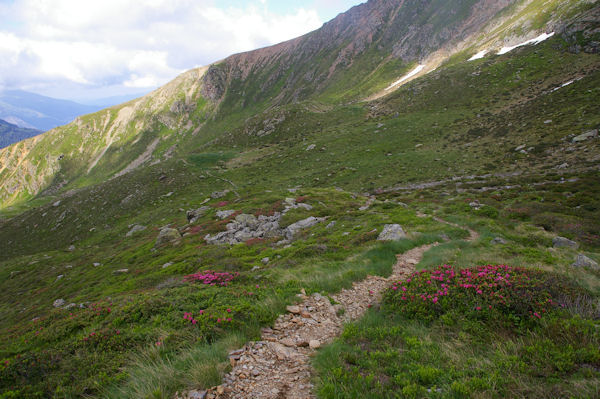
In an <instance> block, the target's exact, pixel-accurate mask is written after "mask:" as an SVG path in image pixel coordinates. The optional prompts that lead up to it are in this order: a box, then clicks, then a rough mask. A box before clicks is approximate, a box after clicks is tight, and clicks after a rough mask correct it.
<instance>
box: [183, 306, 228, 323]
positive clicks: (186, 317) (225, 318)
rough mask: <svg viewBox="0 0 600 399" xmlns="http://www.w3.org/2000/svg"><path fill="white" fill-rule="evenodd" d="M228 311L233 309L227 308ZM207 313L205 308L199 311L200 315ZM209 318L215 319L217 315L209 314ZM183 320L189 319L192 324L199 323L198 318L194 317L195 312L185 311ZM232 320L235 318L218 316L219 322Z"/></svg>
mask: <svg viewBox="0 0 600 399" xmlns="http://www.w3.org/2000/svg"><path fill="white" fill-rule="evenodd" d="M226 312H227V313H231V312H232V310H231V309H227V310H226ZM205 314H206V313H205V311H204V310H200V311H199V312H198V315H199V316H202V315H205ZM208 318H209V319H214V318H215V316H214V315H209V316H208ZM183 320H187V321H189V322H190V323H192V325H196V324H198V320H197V319H196V318H194V314H193V313H190V312H185V313H184V314H183ZM232 320H233V319H232V318H231V317H218V318H217V323H223V322H231V321H232Z"/></svg>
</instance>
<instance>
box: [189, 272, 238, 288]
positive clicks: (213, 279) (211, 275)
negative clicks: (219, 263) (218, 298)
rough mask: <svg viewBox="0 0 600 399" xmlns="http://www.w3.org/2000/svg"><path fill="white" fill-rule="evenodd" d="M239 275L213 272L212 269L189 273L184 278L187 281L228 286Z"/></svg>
mask: <svg viewBox="0 0 600 399" xmlns="http://www.w3.org/2000/svg"><path fill="white" fill-rule="evenodd" d="M239 275H240V274H239V273H227V272H213V271H211V270H206V271H204V272H199V273H195V274H189V275H187V276H185V277H184V278H183V281H185V282H187V283H192V282H200V283H202V284H205V285H218V286H221V287H226V286H227V285H228V284H229V283H230V282H231V281H233V280H234V279H235V278H236V277H237V276H239Z"/></svg>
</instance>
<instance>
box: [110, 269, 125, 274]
mask: <svg viewBox="0 0 600 399" xmlns="http://www.w3.org/2000/svg"><path fill="white" fill-rule="evenodd" d="M126 273H129V269H119V270H115V271H114V272H113V274H126Z"/></svg>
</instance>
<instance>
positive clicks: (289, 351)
mask: <svg viewBox="0 0 600 399" xmlns="http://www.w3.org/2000/svg"><path fill="white" fill-rule="evenodd" d="M429 248H431V245H425V246H422V247H418V248H414V249H412V250H410V251H408V252H406V253H404V254H401V255H398V256H397V258H398V261H397V263H396V265H395V266H394V268H393V272H392V275H391V276H389V277H388V278H383V277H378V276H369V277H367V278H366V279H364V280H362V281H359V282H356V283H354V284H353V286H352V288H351V289H345V290H342V291H341V292H340V293H338V294H337V295H334V296H333V299H334V302H335V303H336V305H332V304H331V303H330V301H329V299H328V298H326V297H323V296H321V295H319V294H313V295H311V296H306V295H305V294H304V293H302V294H299V297H300V299H301V302H300V303H299V304H298V305H294V306H289V307H288V308H287V310H288V313H286V314H284V315H281V316H279V318H278V319H277V321H276V322H275V325H274V326H273V328H265V329H263V331H262V337H261V341H258V342H250V343H249V344H248V345H246V346H245V347H244V348H242V349H240V350H238V351H234V352H232V353H231V354H230V356H229V359H230V362H231V364H232V366H233V369H232V371H231V372H230V373H229V374H227V375H226V376H225V377H224V384H223V385H222V386H219V387H217V388H214V389H212V390H211V391H209V392H207V393H202V394H201V396H197V397H200V398H203V397H206V398H227V399H234V398H235V399H237V398H240V399H241V398H265V399H276V398H289V399H307V398H313V397H314V395H313V394H312V390H313V389H312V388H313V386H312V384H311V365H310V363H311V356H312V355H313V354H314V352H315V350H316V349H317V348H319V347H320V346H321V345H324V344H327V343H329V342H331V341H332V340H333V339H334V338H336V337H337V336H338V335H339V334H340V333H341V331H342V328H343V325H344V323H345V322H347V321H350V320H355V319H358V318H359V317H361V316H362V315H363V314H364V313H365V312H366V310H367V309H368V308H369V307H371V306H372V305H374V304H376V303H379V301H380V300H381V295H382V293H383V291H384V290H385V289H386V288H387V287H388V286H389V284H390V283H391V282H392V281H398V280H400V279H403V278H405V277H406V276H407V275H409V274H410V273H412V272H413V271H414V265H416V264H417V263H419V261H420V260H421V258H422V257H423V254H424V253H425V251H427V250H428V249H429ZM204 395H205V396H204ZM188 397H191V396H188Z"/></svg>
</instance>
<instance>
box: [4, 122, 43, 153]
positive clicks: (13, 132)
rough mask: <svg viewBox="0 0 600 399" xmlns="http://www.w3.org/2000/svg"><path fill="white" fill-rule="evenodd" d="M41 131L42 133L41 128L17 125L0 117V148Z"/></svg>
mask: <svg viewBox="0 0 600 399" xmlns="http://www.w3.org/2000/svg"><path fill="white" fill-rule="evenodd" d="M41 133H43V132H42V131H41V130H37V129H28V128H23V127H19V126H17V125H13V124H12V123H8V122H6V121H4V120H2V119H0V148H4V147H8V146H9V145H11V144H13V143H16V142H18V141H21V140H25V139H28V138H30V137H33V136H37V135H38V134H41Z"/></svg>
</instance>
